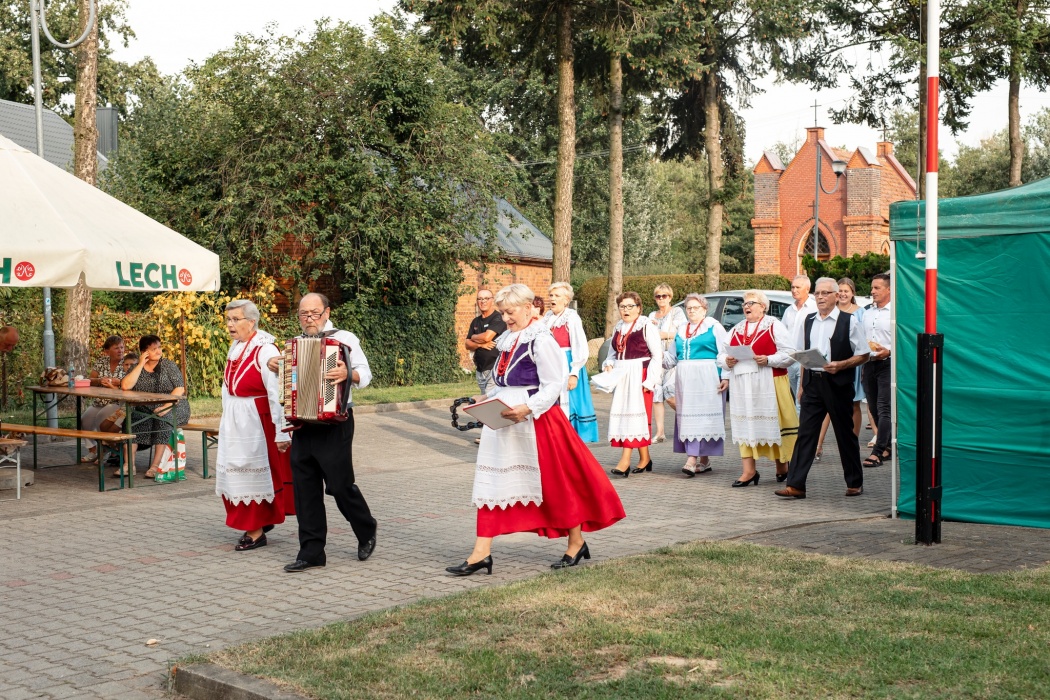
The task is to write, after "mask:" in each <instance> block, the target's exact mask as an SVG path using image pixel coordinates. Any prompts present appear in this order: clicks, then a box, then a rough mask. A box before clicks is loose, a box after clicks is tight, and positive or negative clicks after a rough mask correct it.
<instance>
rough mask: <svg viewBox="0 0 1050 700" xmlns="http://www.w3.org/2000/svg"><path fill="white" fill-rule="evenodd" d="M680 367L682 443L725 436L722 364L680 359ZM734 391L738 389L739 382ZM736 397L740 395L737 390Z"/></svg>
mask: <svg viewBox="0 0 1050 700" xmlns="http://www.w3.org/2000/svg"><path fill="white" fill-rule="evenodd" d="M676 369H677V370H678V371H677V373H676V381H675V397H676V398H675V400H676V401H677V402H678V408H677V409H676V411H677V414H678V439H679V440H681V441H682V442H686V441H687V440H723V439H725V436H726V422H725V415H724V414H723V413H722V405H723V404H722V396H723V395H722V394H721V393H720V392H719V391H718V383H719V379H718V366H717V365H715V361H714V360H679V362H678V365H677V367H676ZM733 390H734V392H735V391H736V385H734V387H733ZM733 398H734V399H735V398H736V395H735V393H734V396H733ZM778 434H779V431H778Z"/></svg>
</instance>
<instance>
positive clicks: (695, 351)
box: [664, 294, 729, 478]
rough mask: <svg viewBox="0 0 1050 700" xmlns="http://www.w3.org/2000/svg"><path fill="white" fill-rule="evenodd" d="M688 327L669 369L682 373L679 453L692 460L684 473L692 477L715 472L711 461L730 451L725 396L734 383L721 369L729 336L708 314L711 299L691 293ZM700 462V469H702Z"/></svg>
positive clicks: (671, 353) (678, 380) (667, 356)
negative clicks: (727, 438)
mask: <svg viewBox="0 0 1050 700" xmlns="http://www.w3.org/2000/svg"><path fill="white" fill-rule="evenodd" d="M682 305H683V306H684V307H685V316H686V322H685V324H683V325H682V326H680V327H679V328H678V333H677V334H676V335H675V338H674V348H673V349H672V350H668V351H667V352H666V353H664V367H665V368H667V369H670V368H672V367H674V368H676V372H675V394H674V398H673V399H671V398H669V399H668V401H669V402H670V401H675V402H676V404H672V407H673V408H674V409H675V425H674V451H675V452H678V453H680V454H685V455H686V462H685V465H684V466H683V467H682V473H684V474H685V475H686V476H688V477H690V478H692V477H693V476H695V475H696V474H704V473H707V472H710V471H711V457H721V456H722V454H723V453H724V451H725V437H726V419H725V392H726V389H728V388H729V381H728V380H727V379H723V378H722V377H721V371H720V369H719V367H718V364H717V359H718V355H719V353H724V352H725V347H726V345H728V344H729V335H728V334H727V333H726V330H725V328H724V327H723V326H722V324H721V323H719V322H718V321H716V320H714V319H712V318H710V317H708V315H707V308H708V304H707V299H705V298H704V297H702V296H700V295H699V294H687V295H686V297H685V300H684V301H683V303H682ZM697 461H699V467H700V468H699V469H697V466H698V465H697Z"/></svg>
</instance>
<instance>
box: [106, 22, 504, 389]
mask: <svg viewBox="0 0 1050 700" xmlns="http://www.w3.org/2000/svg"><path fill="white" fill-rule="evenodd" d="M372 29H373V32H372V36H370V37H366V36H365V34H364V33H363V32H362V31H361V30H360V29H358V28H355V27H353V26H350V25H346V24H334V25H333V24H328V23H319V24H318V25H317V26H316V28H315V29H314V31H313V32H312V34H310V35H309V36H307V37H305V38H301V37H278V36H274V35H273V34H267V35H263V36H241V37H239V38H238V39H237V42H236V44H235V45H234V46H233V47H232V48H230V49H228V50H226V51H222V52H220V53H218V54H216V55H214V56H212V57H210V58H209V59H207V60H206V61H205V62H204V63H203V64H201V65H199V66H193V67H191V68H189V69H187V71H186V72H185V73H184V74H183V75H182V76H181V77H180V78H179V79H178V80H172V81H169V82H167V83H166V84H164V85H162V86H160V87H158V88H157V89H156V90H154V91H153V92H152V93H151V94H149V95H147V96H146V97H145V98H144V99H143V101H142V103H141V104H140V105H139V107H138V108H137V109H136V110H135V112H134V113H133V115H132V118H131V119H130V120H129V122H128V125H127V126H128V128H127V129H126V137H125V138H124V139H123V142H122V147H121V153H120V154H119V157H118V158H117V162H116V164H115V166H114V167H113V168H111V170H113V174H112V175H111V176H110V177H109V180H108V183H107V184H108V187H109V189H110V190H111V191H112V192H114V193H115V194H116V195H117V196H119V197H120V198H121V199H123V200H124V201H126V202H128V203H130V204H132V205H133V206H136V207H138V208H140V209H142V210H143V211H145V212H147V213H148V214H150V215H151V216H153V217H154V218H156V219H158V220H159V221H162V222H164V223H167V224H168V225H170V226H172V227H173V228H175V229H176V230H179V231H181V232H183V233H185V234H187V235H188V236H190V237H191V238H193V239H194V240H196V241H197V242H198V243H201V244H202V245H205V246H206V247H208V248H210V249H211V250H214V251H215V252H217V253H218V254H219V255H220V258H221V260H222V265H223V270H222V271H223V277H224V282H225V284H226V286H227V288H234V289H235V288H237V287H249V286H250V284H251V282H252V281H253V279H254V278H255V277H256V276H257V275H258V274H259V273H263V272H265V273H268V274H270V275H272V276H274V277H277V278H281V279H286V280H288V279H290V283H286V285H285V287H284V288H283V289H282V290H281V291H283V293H284V294H286V295H287V296H288V297H289V300H290V301H291V302H292V303H295V301H297V299H298V296H299V295H300V294H301V293H302V292H304V291H305V290H306V289H307V288H308V287H314V288H321V289H325V290H327V289H335V290H338V292H339V293H340V296H341V297H342V300H343V304H342V305H341V307H340V308H338V309H337V316H338V318H339V319H340V320H341V321H342V322H344V323H347V324H348V325H350V327H353V328H355V329H357V330H360V331H362V334H363V337H364V338H368V339H369V340H371V341H372V342H371V344H368V342H367V341H366V350H367V351H368V352H369V355H370V360H373V362H374V364H373V368H374V370H375V371H376V374H377V377H378V378H379V379H380V380H384V379H385V380H388V381H389V380H390V379H391V378H392V377H393V376H394V371H395V369H396V368H397V367H399V366H400V367H404V366H408V367H410V368H415V369H414V370H413V372H412V376H410V377H409V380H412V381H424V380H436V379H444V378H447V377H448V376H449V373H450V372H452V371H453V368H454V367H455V365H456V346H457V343H456V339H455V338H454V337H452V328H453V325H454V317H453V313H454V307H455V302H456V299H457V298H458V287H459V283H460V281H461V275H460V273H459V269H458V265H457V261H459V260H470V259H472V258H474V257H476V256H477V255H479V254H480V253H482V252H483V248H482V247H479V246H476V245H468V244H467V242H466V241H468V240H470V241H478V242H480V244H481V245H482V246H484V245H485V242H486V241H488V240H489V239H490V236H491V233H492V231H493V222H494V216H495V212H494V211H493V201H494V200H493V197H494V196H495V195H497V194H500V193H501V192H502V191H503V189H504V188H505V186H506V184H507V174H508V173H507V169H506V168H501V167H499V164H498V162H497V160H496V159H495V158H494V155H493V150H494V149H493V144H492V139H491V138H490V136H489V134H488V133H487V132H486V131H485V130H484V129H483V128H482V127H481V125H480V124H479V123H478V115H477V114H476V113H475V112H474V111H472V110H471V109H469V108H467V107H465V106H464V105H462V104H459V103H458V102H457V95H458V94H459V89H460V84H459V78H458V76H457V75H456V74H455V73H454V72H453V71H450V70H449V69H447V68H446V67H445V66H444V65H443V64H442V63H441V61H440V58H439V56H438V55H437V53H436V51H434V50H433V49H432V48H429V47H428V46H427V45H426V44H425V42H424V41H423V39H422V37H421V36H420V35H419V33H418V32H415V31H411V30H409V29H407V27H406V23H405V20H404V19H403V18H402V17H397V16H395V17H391V16H384V17H381V18H379V19H377V20H376V21H375V22H374V24H373V27H372ZM484 250H485V251H487V252H489V253H491V252H492V250H491V248H484ZM394 337H396V338H398V342H397V343H390V342H387V341H386V339H389V338H394ZM373 358H374V359H373ZM399 360H404V361H405V362H404V363H403V364H401V363H399V362H398V361H399Z"/></svg>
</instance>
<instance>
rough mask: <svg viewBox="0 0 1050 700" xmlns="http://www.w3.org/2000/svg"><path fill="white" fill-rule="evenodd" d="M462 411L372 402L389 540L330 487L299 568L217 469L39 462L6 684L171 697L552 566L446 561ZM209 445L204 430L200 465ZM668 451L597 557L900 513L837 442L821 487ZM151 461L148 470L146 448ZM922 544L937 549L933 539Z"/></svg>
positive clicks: (65, 450)
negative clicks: (287, 635) (254, 529)
mask: <svg viewBox="0 0 1050 700" xmlns="http://www.w3.org/2000/svg"><path fill="white" fill-rule="evenodd" d="M598 408H599V414H600V415H602V416H604V415H605V414H607V410H608V399H607V397H598ZM448 418H449V414H448V410H447V409H445V408H441V409H425V410H414V411H400V412H390V413H370V414H363V415H359V416H358V420H357V437H356V441H355V460H354V461H355V468H356V472H357V481H358V484H359V485H360V487H361V489H362V491H363V493H364V494H365V497H366V498H367V499H368V501H369V504H370V506H371V508H372V510H373V512H374V514H375V515H376V516H377V517H378V519H379V532H378V545H377V548H376V552H375V554H374V555H373V557H372V558H371V559H370V560H369V561H367V562H358V561H357V558H356V549H357V542H356V540H355V538H354V537H353V534H352V533H351V532H350V529H349V527H348V526H347V524H346V523H345V522H344V521H342V520H341V518H340V516H339V514H338V512H337V511H336V509H335V507H334V502H332V501H331V499H329V500H328V506H329V522H330V524H331V529H330V537H329V542H328V549H327V554H328V566H327V567H326V568H324V569H315V570H312V571H309V572H306V573H304V574H297V575H290V574H286V573H284V572H283V571H282V566H283V565H284V564H286V563H288V562H290V561H291V560H292V559H294V557H295V554H296V551H297V549H298V547H297V542H296V533H295V526H294V521H292V522H289V523H286V524H284V525H281V526H278V528H277V529H276V530H275V531H274V532H273V533H271V534H270V536H269V542H270V544H269V546H267V547H265V548H262V549H259V550H256V551H252V552H246V553H236V552H234V551H233V544H234V542H235V541H236V539H237V537H238V536H239V534H240V533H238V532H234V531H231V530H230V529H228V528H226V527H225V525H224V511H223V507H222V504H221V502H220V500H219V499H218V498H217V497H216V496H215V495H214V481H213V480H209V481H203V480H201V478H200V476H199V474H190V477H189V480H188V481H185V482H183V483H180V484H170V485H158V484H152V483H144V484H141V482H140V484H141V485H140V486H138V487H136V488H135V489H133V490H124V491H116V492H109V493H101V494H100V493H98V492H97V491H96V490H95V488H96V487H95V483H96V482H95V477H94V472H93V468H92V467H90V466H85V467H57V468H52V469H41V470H38V472H37V475H36V484H35V485H34V486H32V487H30V488H29V489H26V490H25V491H24V492H23V493H24V496H23V499H22V500H21V501H17V502H16V501H5V502H0V523H2V526H3V533H4V536H3V544H2V545H0V550H2V558H0V698H3V699H4V700H20V699H21V698H67V697H76V698H104V699H106V700H117V699H120V698H160V697H163V696H164V692H165V688H164V683H165V678H166V671H167V669H168V667H169V665H170V663H171V662H172V661H174V660H175V659H178V658H180V657H182V656H185V655H187V654H194V653H207V652H209V651H213V650H215V649H218V648H220V647H222V646H226V645H230V644H235V643H238V642H243V641H246V640H250V639H256V638H259V637H265V636H269V635H274V634H279V633H283V632H289V631H292V630H297V629H303V628H308V627H316V626H319V625H324V624H326V623H329V622H333V621H336V620H343V619H346V618H349V617H353V616H355V615H360V614H362V613H365V612H368V611H372V610H377V609H381V608H386V607H390V606H393V605H400V604H404V603H410V602H412V601H415V600H419V599H421V598H426V597H434V596H443V595H447V594H450V593H455V592H457V591H461V590H464V589H470V588H474V587H477V586H486V585H493V584H501V583H506V582H509V581H514V580H518V579H522V578H526V577H529V576H533V575H536V574H539V573H541V572H545V571H548V566H549V564H550V563H551V562H553V561H555V560H556V559H558V558H559V557H560V556H561V554H562V552H563V549H564V541H548V540H546V539H540V538H539V537H536V536H534V535H513V536H508V537H505V538H501V539H499V540H497V542H496V546H495V549H494V559H495V570H494V574H493V576H491V577H488V576H483V575H476V576H472V577H469V578H452V577H449V576H447V575H445V573H444V567H445V566H447V565H449V564H455V563H459V562H461V561H462V560H463V559H464V557H465V556H466V555H467V553H468V552H469V551H470V548H471V545H472V543H473V538H474V509H473V508H472V507H471V505H470V494H471V483H472V479H473V458H474V455H475V449H476V448H475V446H474V444H473V439H474V437H476V436H477V434H478V433H477V431H471V432H466V433H461V432H457V431H455V430H453V429H452V428H451V426H450V425H449V419H448ZM671 418H673V413H670V412H669V422H668V432H669V433H670V419H671ZM604 429H605V427H604V424H603V426H602V430H603V434H604ZM862 437H863V438H864V439H865V441H866V439H867V435H866V434H865V435H863V436H862ZM200 449H201V448H200V442H199V440H198V439H196V434H191V435H190V437H189V458H190V465H191V467H192V468H197V469H199V465H200ZM72 450H73V448H72V445H71V444H60V445H50V446H48V447H46V448H45V449H44V451H43V452H42V454H43V455H44V457H45V459H46V461H47V462H48V463H51V464H63V463H66V464H68V463H69V462H70V461H72V458H73V457H72V454H73V452H72ZM729 451H730V452H731V453H733V454H735V450H734V449H733V448H732V447H730V450H729ZM594 452H595V454H596V455H597V456H598V458H599V459H600V460H601V461H602V463H603V464H605V465H607V466H611V465H612V464H613V463H614V462H615V459H616V452H617V451H614V450H613V449H611V448H610V447H608V446H607V445H598V446H595V447H594ZM26 453H27V455H28V454H29V453H30V451H29V450H27V451H26ZM653 455H654V464H655V471H654V472H653V473H652V474H644V475H635V476H632V477H630V478H629V479H616V480H615V481H614V483H615V485H616V488H617V489H618V491H619V493H620V495H621V498H622V499H623V502H624V506H625V508H626V511H627V514H628V517H627V519H626V520H624V521H622V522H621V523H619V524H617V525H616V526H614V527H612V528H610V529H608V530H605V531H603V532H598V533H592V534H590V535H589V536H588V538H587V539H588V543H589V544H590V548H591V551H592V552H593V555H594V557H595V559H596V560H597V561H601V560H603V559H608V558H611V557H621V556H626V555H631V554H637V553H641V552H646V551H649V550H652V549H655V548H657V547H661V546H664V545H668V544H672V543H676V542H682V541H688V540H696V539H727V538H751V539H753V540H754V541H761V542H767V541H768V542H769V543H770V544H782V545H787V546H805V544H804V543H805V541H806V540H807V534H806V533H812V538H814V539H815V540H819V541H821V542H825V545H822V546H823V549H818V550H815V551H824V549H827V548H828V546H827V544H826V541H827V540H826V535H827V533H828V532H829V530H828V529H827V528H836V527H842V525H841V523H843V522H848V521H852V520H856V519H862V520H863V521H866V522H876V521H875V520H874V519H875V518H879V517H884V516H885V515H886V514H887V513H888V512H889V490H890V487H889V476H890V472H889V469H888V468H878V469H874V470H866V473H865V476H866V477H867V483H866V484H865V493H864V495H863V496H861V497H859V498H845V497H844V496H843V492H844V489H845V486H844V484H843V481H842V475H841V469H840V467H839V462H838V458H837V455H836V454H835V450H834V445H829V446H828V449H827V450H826V452H825V456H824V459H823V461H822V462H820V463H819V464H818V465H817V466H816V467H815V468H814V470H813V474H812V477H811V482H810V486H809V498H807V499H806V500H804V501H783V500H781V499H778V498H777V497H775V496H774V495H773V491H774V490H775V488H776V482H775V480H774V479H773V465H772V464H770V463H765V464H762V465H760V471H761V472H762V474H763V477H762V481H761V484H760V485H759V486H758V487H755V486H751V487H748V488H743V489H733V488H730V487H729V484H730V483H731V482H732V481H733V480H734V479H735V478H736V477H737V475H738V474H739V469H740V467H739V459H738V458H736V457H733V456H730V457H725V458H721V459H716V460H715V461H714V465H715V470H714V472H713V473H711V474H706V475H704V476H701V477H697V478H694V479H686V478H685V477H684V476H683V475H682V474H681V473H680V467H681V463H682V461H683V460H682V459H681V457H680V456H678V455H675V454H673V452H672V449H671V443H670V442H665V443H662V444H660V445H656V446H654V448H653ZM140 465H141V466H140V474H141V471H142V469H143V468H144V465H145V459H144V458H143V457H140ZM6 495H13V492H11V491H4V492H0V496H6ZM887 522H889V521H887ZM813 523H830V524H825V525H813ZM801 525H808V527H807V528H796V529H793V530H790V531H789V532H791V533H794V534H793V535H792V536H793V537H794V538H795V539H794V540H793V541H791V542H789V541H786V540H777V539H776V537H775V536H773V535H771V534H769V533H772V532H774V531H778V530H781V529H782V528H785V527H791V526H801ZM900 527H901V528H902V531H903V529H906V528H907V527H910V524H907V525H901V526H900ZM947 532H950V530H948V529H947V528H946V533H947ZM762 533H766V534H762ZM859 537H863V534H861V535H859ZM946 537H947V534H946ZM800 543H801V544H800ZM908 549H909V551H911V552H915V553H917V556H916V558H917V559H918V560H920V561H921V560H922V559H923V557H922V556H921V554H922V553H923V551H922V550H921V549H920V548H915V547H914V545H910V546H909V547H908ZM927 551H932V550H927ZM1047 558H1050V556H1048V557H1047ZM1042 561H1045V559H1043V560H1042ZM148 640H157V643H156V644H154V645H149V646H148V645H147V641H148Z"/></svg>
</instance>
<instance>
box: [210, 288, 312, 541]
mask: <svg viewBox="0 0 1050 700" xmlns="http://www.w3.org/2000/svg"><path fill="white" fill-rule="evenodd" d="M258 326H259V309H258V308H257V307H256V306H255V304H254V303H252V302H251V301H249V300H247V299H237V300H235V301H231V302H230V303H229V304H227V305H226V329H227V330H228V331H229V332H230V339H231V340H232V341H233V343H232V345H231V347H230V352H229V354H228V355H227V359H226V369H225V373H224V375H223V382H222V421H221V422H220V423H219V452H218V455H217V457H216V469H215V472H216V473H215V493H216V494H217V495H219V496H222V503H223V505H224V506H226V524H227V525H228V526H229V527H232V528H234V529H236V530H241V531H243V532H244V534H243V535H241V538H240V540H238V542H237V545H236V546H235V547H234V549H235V550H237V551H238V552H243V551H247V550H250V549H256V548H258V547H265V546H266V533H267V532H269V531H270V530H272V529H273V526H274V525H277V524H279V523H283V522H284V517H285V515H294V514H295V501H294V500H293V497H292V468H291V462H290V461H289V453H288V446H289V445H291V438H289V437H288V433H285V432H282V429H283V428H284V410H283V409H282V408H281V404H280V402H279V401H278V384H277V383H278V382H279V381H280V379H279V378H278V377H277V375H276V374H274V373H273V372H270V371H269V370H265V369H264V368H265V366H266V362H267V361H268V360H269V359H270V358H271V357H276V356H277V355H278V354H279V351H278V350H277V346H276V345H274V337H273V336H272V335H270V334H269V333H265V332H263V331H260V330H258Z"/></svg>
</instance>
